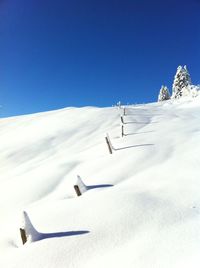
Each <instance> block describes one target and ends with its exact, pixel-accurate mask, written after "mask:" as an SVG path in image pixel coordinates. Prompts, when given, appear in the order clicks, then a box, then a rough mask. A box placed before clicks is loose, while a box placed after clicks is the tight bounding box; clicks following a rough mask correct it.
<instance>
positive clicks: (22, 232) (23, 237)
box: [20, 228, 27, 245]
mask: <svg viewBox="0 0 200 268" xmlns="http://www.w3.org/2000/svg"><path fill="white" fill-rule="evenodd" d="M20 234H21V239H22V243H23V245H24V244H25V243H26V242H27V236H26V231H25V229H22V228H20Z"/></svg>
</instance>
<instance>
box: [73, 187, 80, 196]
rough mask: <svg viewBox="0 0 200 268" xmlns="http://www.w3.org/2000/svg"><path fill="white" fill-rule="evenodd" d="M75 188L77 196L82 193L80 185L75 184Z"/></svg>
mask: <svg viewBox="0 0 200 268" xmlns="http://www.w3.org/2000/svg"><path fill="white" fill-rule="evenodd" d="M74 190H75V192H76V194H77V196H80V195H81V191H80V189H79V187H78V185H74Z"/></svg>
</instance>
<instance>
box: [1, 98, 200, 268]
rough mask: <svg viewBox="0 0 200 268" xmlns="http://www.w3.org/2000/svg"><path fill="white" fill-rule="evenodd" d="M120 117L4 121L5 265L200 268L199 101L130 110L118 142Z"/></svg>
mask: <svg viewBox="0 0 200 268" xmlns="http://www.w3.org/2000/svg"><path fill="white" fill-rule="evenodd" d="M123 113H124V111H123V109H121V110H120V109H118V108H116V107H112V108H94V107H85V108H66V109H62V110H58V111H52V112H46V113H39V114H34V115H26V116H19V117H13V118H5V119H1V120H0V163H1V165H0V215H1V216H0V267H2V268H47V267H48V268H66V267H67V268H72V267H73V268H90V267H91V268H94V267H95V268H98V267H99V268H100V267H101V268H102V267H106V268H107V267H109V268H111V267H126V268H129V267H130V268H132V267H135V268H147V267H148V268H150V267H152V268H155V267H158V268H165V267H166V268H174V267H176V268H177V267H178V268H179V267H181V268H183V267H187V268H189V267H190V268H191V267H192V268H197V267H199V263H200V176H199V174H200V160H199V148H200V98H199V97H197V98H196V99H192V100H189V99H188V100H187V99H185V100H184V99H183V100H177V101H168V102H160V103H153V104H147V105H138V106H126V108H125V113H126V115H125V116H123V120H124V125H123V126H124V134H125V135H124V137H121V121H120V115H123ZM106 133H109V137H110V139H111V142H112V145H113V147H114V148H115V150H114V151H113V154H110V153H109V150H108V147H107V144H106V141H105V135H106ZM77 175H80V177H81V178H82V180H83V182H84V184H85V185H86V187H85V186H84V185H82V187H81V186H80V181H79V182H78V185H79V186H80V188H81V189H83V188H84V190H86V191H85V192H84V193H83V194H82V195H81V196H79V197H78V196H77V195H76V192H75V190H74V185H75V184H77ZM23 211H26V213H27V214H25V216H26V217H29V218H28V220H29V219H30V221H31V223H28V224H27V222H26V223H25V225H28V227H29V229H31V228H32V229H31V230H33V231H34V232H35V233H34V234H33V240H35V241H33V242H30V241H29V242H27V243H26V244H25V245H22V241H21V237H20V230H19V229H20V228H22V227H24V225H23V221H24V215H23ZM27 215H28V216H27ZM26 221H27V218H26ZM31 225H32V226H31ZM34 228H35V229H36V230H34ZM31 230H30V232H31Z"/></svg>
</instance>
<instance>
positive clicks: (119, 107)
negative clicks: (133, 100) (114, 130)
mask: <svg viewBox="0 0 200 268" xmlns="http://www.w3.org/2000/svg"><path fill="white" fill-rule="evenodd" d="M117 107H118V109H121V102H120V101H118V103H117Z"/></svg>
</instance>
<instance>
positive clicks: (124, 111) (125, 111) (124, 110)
mask: <svg viewBox="0 0 200 268" xmlns="http://www.w3.org/2000/svg"><path fill="white" fill-rule="evenodd" d="M125 115H126V108H125V107H124V116H125Z"/></svg>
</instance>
